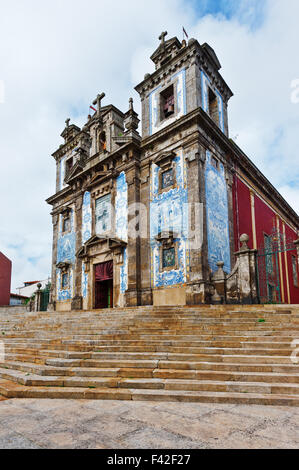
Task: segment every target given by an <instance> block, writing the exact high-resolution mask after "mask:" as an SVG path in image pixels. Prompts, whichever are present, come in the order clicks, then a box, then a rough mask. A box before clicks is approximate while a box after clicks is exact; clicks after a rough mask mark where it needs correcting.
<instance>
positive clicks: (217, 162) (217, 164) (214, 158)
mask: <svg viewBox="0 0 299 470" xmlns="http://www.w3.org/2000/svg"><path fill="white" fill-rule="evenodd" d="M211 164H212V166H213V167H214V168H215V169H216V170H219V160H218V159H217V158H216V157H213V156H212V158H211Z"/></svg>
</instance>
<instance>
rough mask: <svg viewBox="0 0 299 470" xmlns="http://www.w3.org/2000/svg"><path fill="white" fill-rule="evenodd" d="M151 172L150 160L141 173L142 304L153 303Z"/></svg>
mask: <svg viewBox="0 0 299 470" xmlns="http://www.w3.org/2000/svg"><path fill="white" fill-rule="evenodd" d="M150 172H151V166H150V162H149V161H148V162H147V164H146V165H145V166H144V167H143V168H142V170H141V175H140V203H141V205H140V210H141V214H140V229H141V232H140V269H141V273H142V276H141V280H140V286H141V305H152V303H153V293H152V286H151V245H150V180H151V178H150Z"/></svg>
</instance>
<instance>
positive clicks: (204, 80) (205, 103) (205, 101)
mask: <svg viewBox="0 0 299 470" xmlns="http://www.w3.org/2000/svg"><path fill="white" fill-rule="evenodd" d="M210 83H211V82H210V80H209V78H208V77H207V75H206V74H205V73H204V72H203V71H202V72H201V84H202V109H203V110H204V111H205V112H206V113H208V114H209V86H210ZM215 92H216V97H217V104H218V114H219V127H220V129H221V130H222V132H224V111H223V109H224V108H223V100H222V97H221V95H220V93H219V91H218V90H215Z"/></svg>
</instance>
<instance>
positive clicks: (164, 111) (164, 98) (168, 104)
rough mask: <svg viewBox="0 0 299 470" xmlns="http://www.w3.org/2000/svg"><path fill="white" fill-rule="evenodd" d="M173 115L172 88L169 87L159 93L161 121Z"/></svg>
mask: <svg viewBox="0 0 299 470" xmlns="http://www.w3.org/2000/svg"><path fill="white" fill-rule="evenodd" d="M173 115H174V86H173V85H171V86H170V87H168V88H167V89H166V90H164V91H162V93H161V120H164V119H168V118H169V117H170V116H173Z"/></svg>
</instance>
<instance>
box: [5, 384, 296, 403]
mask: <svg viewBox="0 0 299 470" xmlns="http://www.w3.org/2000/svg"><path fill="white" fill-rule="evenodd" d="M0 393H2V395H4V396H5V397H7V398H64V399H65V398H72V399H99V400H137V401H173V402H197V403H234V404H235V403H240V404H255V405H276V406H298V405H299V397H298V396H296V395H292V394H287V395H283V394H269V393H267V394H259V393H234V392H231V391H229V392H200V391H185V390H184V391H181V390H164V389H162V390H146V389H125V388H117V389H115V388H94V389H91V388H80V387H33V386H31V387H29V386H27V387H26V386H24V385H20V384H16V383H13V382H11V381H8V380H0Z"/></svg>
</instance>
